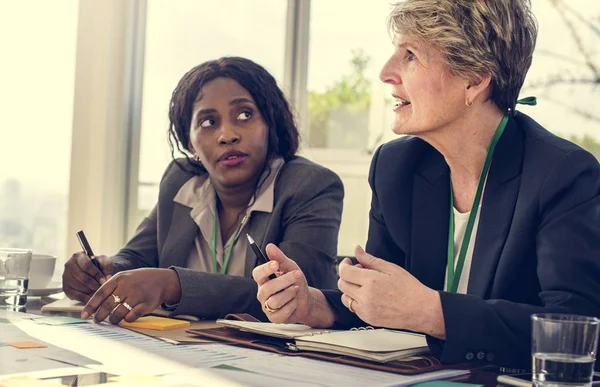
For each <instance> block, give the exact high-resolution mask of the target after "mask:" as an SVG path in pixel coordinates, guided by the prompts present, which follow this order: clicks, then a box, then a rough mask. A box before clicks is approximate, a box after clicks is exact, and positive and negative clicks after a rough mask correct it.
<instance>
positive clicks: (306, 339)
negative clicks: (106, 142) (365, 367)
mask: <svg viewBox="0 0 600 387" xmlns="http://www.w3.org/2000/svg"><path fill="white" fill-rule="evenodd" d="M217 324H219V325H221V326H226V327H229V328H236V329H239V330H241V331H245V332H251V333H256V334H260V335H265V336H270V337H277V338H280V339H289V340H290V341H291V342H290V343H287V347H288V349H290V350H293V351H316V352H325V353H331V354H337V355H345V356H351V357H356V358H360V359H364V360H370V361H375V362H379V363H385V362H388V361H391V360H395V359H399V358H403V357H407V356H412V355H420V354H423V353H427V352H428V347H427V341H426V340H425V336H423V335H418V334H414V333H408V332H400V331H393V330H388V329H373V328H370V327H369V328H359V329H356V328H353V329H352V330H349V331H346V330H344V331H338V330H322V329H313V328H310V327H308V326H306V325H302V324H271V323H262V322H248V321H233V320H217Z"/></svg>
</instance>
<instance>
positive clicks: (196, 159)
mask: <svg viewBox="0 0 600 387" xmlns="http://www.w3.org/2000/svg"><path fill="white" fill-rule="evenodd" d="M192 158H193V159H194V161H200V157H198V155H197V154H195V153H194V156H193V157H192Z"/></svg>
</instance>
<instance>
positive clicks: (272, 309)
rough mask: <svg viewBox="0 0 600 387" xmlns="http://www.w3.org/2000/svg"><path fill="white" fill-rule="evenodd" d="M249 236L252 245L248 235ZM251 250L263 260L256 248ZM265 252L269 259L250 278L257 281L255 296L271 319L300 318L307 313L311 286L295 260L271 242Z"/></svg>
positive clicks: (299, 320)
mask: <svg viewBox="0 0 600 387" xmlns="http://www.w3.org/2000/svg"><path fill="white" fill-rule="evenodd" d="M248 240H249V241H250V246H251V247H252V244H253V243H252V240H251V238H248ZM256 247H257V248H258V246H256ZM252 249H253V250H254V249H255V248H254V247H252ZM259 251H260V250H259ZM254 252H255V254H256V255H257V259H258V260H259V262H264V260H266V258H265V257H260V255H259V254H258V253H257V252H256V250H254ZM266 252H267V255H268V257H269V259H270V261H268V263H263V264H261V265H259V266H257V267H255V268H254V270H253V271H252V278H254V281H256V283H257V284H258V292H257V294H256V298H257V299H258V301H259V302H260V304H261V305H262V310H263V312H265V314H266V316H267V317H268V318H269V320H270V321H271V322H274V323H295V322H302V321H303V319H304V318H305V317H307V316H309V315H310V307H309V306H310V302H309V300H310V294H309V292H310V289H311V288H309V287H308V283H307V282H306V278H305V277H304V273H302V270H300V267H299V266H298V264H297V263H296V262H295V261H294V260H292V259H290V258H288V257H287V256H286V255H285V254H284V253H283V251H281V250H280V249H279V248H278V247H277V246H275V245H274V244H269V245H267V248H266ZM261 255H262V253H261ZM259 257H260V258H259ZM263 258H264V260H263ZM277 273H279V275H278V274H277Z"/></svg>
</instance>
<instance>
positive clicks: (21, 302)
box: [0, 248, 31, 312]
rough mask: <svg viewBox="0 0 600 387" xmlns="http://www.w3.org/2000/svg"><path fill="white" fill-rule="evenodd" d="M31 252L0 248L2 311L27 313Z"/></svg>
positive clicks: (0, 304)
mask: <svg viewBox="0 0 600 387" xmlns="http://www.w3.org/2000/svg"><path fill="white" fill-rule="evenodd" d="M30 265H31V250H26V249H9V248H0V309H9V310H14V311H18V312H23V311H25V303H26V302H27V285H28V282H29V279H28V278H29V267H30Z"/></svg>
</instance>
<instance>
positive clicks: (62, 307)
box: [41, 297, 200, 321]
mask: <svg viewBox="0 0 600 387" xmlns="http://www.w3.org/2000/svg"><path fill="white" fill-rule="evenodd" d="M84 307H85V304H83V303H81V302H79V301H75V300H70V299H68V298H67V297H64V298H61V299H59V300H56V301H53V302H51V303H49V304H46V305H44V306H42V308H41V311H42V313H43V314H56V313H68V314H75V313H81V312H83V308H84ZM170 314H171V312H169V311H166V310H162V309H160V308H157V309H155V310H154V311H153V312H152V313H151V315H155V316H161V317H169V318H175V319H177V320H186V321H200V319H199V318H198V317H195V316H190V315H187V314H180V315H177V316H170Z"/></svg>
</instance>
